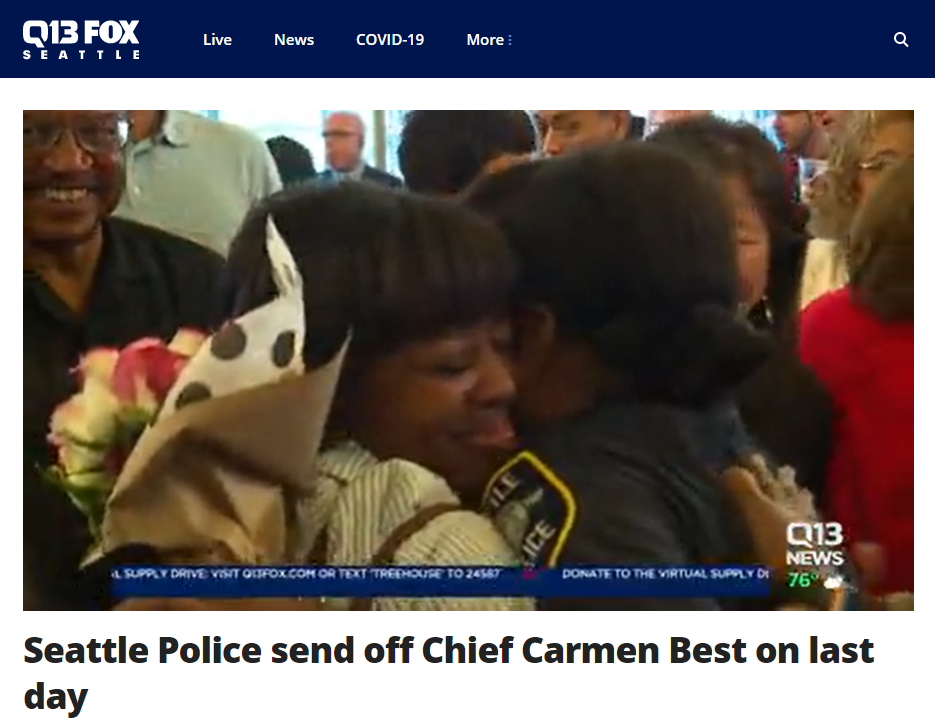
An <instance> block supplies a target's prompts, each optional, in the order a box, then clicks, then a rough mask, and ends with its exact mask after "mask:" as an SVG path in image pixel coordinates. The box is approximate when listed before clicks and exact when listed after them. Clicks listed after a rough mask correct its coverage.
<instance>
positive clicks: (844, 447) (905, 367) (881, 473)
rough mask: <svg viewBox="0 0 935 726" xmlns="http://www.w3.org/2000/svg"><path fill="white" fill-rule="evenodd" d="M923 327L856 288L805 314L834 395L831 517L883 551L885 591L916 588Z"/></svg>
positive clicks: (807, 336) (804, 339)
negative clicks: (869, 303) (865, 303)
mask: <svg viewBox="0 0 935 726" xmlns="http://www.w3.org/2000/svg"><path fill="white" fill-rule="evenodd" d="M912 330H913V325H912V323H911V322H910V323H899V324H884V323H883V322H881V321H880V320H878V319H877V318H876V317H875V316H873V315H872V314H871V313H870V312H869V311H867V310H865V309H863V308H861V307H858V305H857V304H856V303H855V301H854V299H853V297H852V295H851V292H850V290H848V289H844V290H839V291H836V292H832V293H829V294H827V295H824V296H823V297H820V298H819V299H818V300H816V301H815V302H814V303H812V304H811V305H809V306H808V307H807V308H806V309H805V311H804V312H803V313H802V321H801V339H800V346H801V355H802V360H803V361H804V362H805V364H806V365H809V366H811V367H812V369H813V370H814V371H815V373H816V375H817V376H818V378H819V379H820V380H821V382H822V384H823V385H824V386H825V388H826V389H827V390H828V392H829V393H830V394H831V397H832V399H833V402H834V409H835V430H834V446H833V451H832V456H831V461H830V463H829V468H828V474H827V480H826V489H825V492H824V496H823V500H824V501H823V503H822V504H823V510H824V514H825V516H826V517H827V519H828V520H830V521H836V522H840V523H841V524H842V525H844V530H845V535H846V537H847V541H848V542H849V543H850V544H851V545H855V544H858V543H871V544H876V545H879V546H881V547H882V548H883V557H884V566H883V581H882V583H881V585H880V587H879V588H877V590H878V592H879V593H887V592H898V591H910V592H911V591H912V590H913V571H914V553H913V550H914V540H913V537H914V523H913V522H914V515H913V498H914V497H913V485H914V484H913V479H914V477H913V452H914V441H913V421H914V396H913V342H912V340H913V333H912Z"/></svg>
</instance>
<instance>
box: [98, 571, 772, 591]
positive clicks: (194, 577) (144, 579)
mask: <svg viewBox="0 0 935 726" xmlns="http://www.w3.org/2000/svg"><path fill="white" fill-rule="evenodd" d="M111 587H112V593H113V595H114V597H116V598H121V599H122V598H135V597H193V598H253V597H263V598H275V597H283V598H285V597H330V598H356V597H411V598H418V597H530V598H562V597H587V598H601V597H604V598H616V597H627V598H631V597H632V598H641V597H642V598H728V597H730V598H735V597H765V596H767V595H769V593H770V570H769V569H768V568H766V567H758V566H749V565H719V566H703V567H702V566H657V565H650V566H645V567H643V566H640V567H636V566H624V567H609V566H607V567H594V566H580V567H555V568H549V569H534V570H533V569H514V568H504V567H424V566H422V567H404V566H394V567H318V566H296V565H293V566H275V567H266V566H240V565H238V566H201V567H199V566H185V567H181V566H179V567H161V566H160V567H140V566H132V567H131V566H122V567H116V568H113V569H112V570H111Z"/></svg>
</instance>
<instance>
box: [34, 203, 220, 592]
mask: <svg viewBox="0 0 935 726" xmlns="http://www.w3.org/2000/svg"><path fill="white" fill-rule="evenodd" d="M221 264H222V260H221V258H220V257H219V256H218V255H216V254H215V253H213V252H211V251H209V250H207V249H205V248H204V247H201V246H199V245H197V244H195V243H193V242H189V241H188V240H185V239H182V238H180V237H176V236H175V235H171V234H168V233H166V232H163V231H161V230H157V229H154V228H152V227H147V226H144V225H141V224H138V223H136V222H130V221H127V220H122V219H116V218H112V219H109V220H107V221H106V222H105V223H104V249H103V251H102V254H101V258H100V261H99V263H98V269H97V272H96V277H95V283H94V288H93V290H92V291H91V295H90V298H89V302H88V308H87V312H86V314H85V315H84V316H82V317H78V316H76V315H75V314H74V313H73V312H72V311H71V310H70V309H69V308H68V307H67V306H66V305H65V304H64V303H63V302H62V301H61V300H60V299H59V298H58V297H57V296H56V295H55V293H54V292H52V290H51V289H50V288H48V286H46V285H45V283H44V282H43V281H42V280H41V279H40V278H39V277H38V276H37V275H35V274H33V273H30V272H27V273H25V274H24V292H25V298H24V309H25V320H26V324H25V333H24V348H25V350H24V359H25V371H24V379H25V380H24V411H23V419H24V421H23V423H24V428H25V435H24V446H23V453H24V469H23V566H24V587H25V592H24V595H25V597H24V607H27V608H29V609H38V610H87V609H90V608H92V607H94V606H95V603H98V602H100V601H101V600H100V598H99V595H100V592H98V591H97V585H96V584H93V583H89V582H88V580H87V578H86V577H85V576H83V575H82V574H81V573H79V570H78V567H79V563H80V561H81V559H82V557H83V555H84V554H85V552H86V550H87V548H88V546H89V545H90V540H89V538H88V530H87V524H86V522H85V521H84V519H83V517H82V516H81V515H80V513H79V512H78V510H77V509H76V508H75V507H74V505H73V504H72V503H71V502H70V501H69V500H68V498H67V497H66V496H65V494H64V493H62V491H61V490H60V489H58V488H57V487H55V486H53V485H52V484H49V483H47V482H46V481H45V480H44V478H43V476H42V474H41V472H42V470H43V469H45V468H46V467H48V466H50V465H51V464H53V463H54V461H53V457H54V452H53V451H52V449H51V447H50V446H49V445H48V444H47V442H46V436H47V434H48V430H49V420H50V417H51V415H52V412H53V410H54V409H55V407H56V406H57V405H58V404H60V403H62V402H64V401H65V400H67V399H68V397H69V396H71V395H72V394H73V393H75V392H76V386H77V381H76V378H75V376H74V375H73V373H72V372H71V371H72V369H73V368H74V367H75V365H76V364H77V363H78V360H79V357H80V356H81V355H82V354H83V353H84V352H86V351H88V350H90V349H92V348H96V347H122V346H124V345H127V344H128V343H131V342H133V341H134V340H137V339H139V338H143V337H148V336H154V337H158V338H162V339H164V340H168V339H170V338H171V337H172V336H173V335H175V333H176V332H177V331H178V329H179V328H183V327H192V328H198V329H201V330H206V329H207V328H208V326H209V325H210V322H211V319H210V314H211V311H212V302H213V298H214V296H215V289H216V286H217V281H218V276H219V273H220V269H221Z"/></svg>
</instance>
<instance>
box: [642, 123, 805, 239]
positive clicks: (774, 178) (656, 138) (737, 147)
mask: <svg viewBox="0 0 935 726" xmlns="http://www.w3.org/2000/svg"><path fill="white" fill-rule="evenodd" d="M647 141H649V142H652V143H657V144H663V145H665V146H668V147H669V148H672V149H676V150H678V151H681V152H683V153H685V154H686V155H687V156H689V157H690V158H692V159H694V160H696V161H698V162H700V163H703V164H706V165H707V166H708V167H710V168H711V169H712V170H713V171H714V172H715V173H717V174H719V175H722V176H730V175H737V176H740V177H741V178H742V179H743V180H744V181H745V182H746V184H747V186H748V187H749V189H750V191H751V193H752V194H753V196H754V198H755V199H756V201H757V204H758V206H759V208H760V211H761V213H762V214H763V217H764V220H765V221H766V223H767V226H768V227H769V229H770V232H771V233H775V232H776V231H777V230H778V229H780V228H782V229H796V228H798V227H799V226H800V222H799V219H798V214H797V211H796V207H795V201H794V200H793V198H792V197H791V196H790V195H789V189H788V183H787V181H786V170H785V166H784V165H783V161H782V155H781V154H780V153H779V150H778V149H777V148H776V147H775V146H773V144H772V142H771V141H770V140H769V139H768V138H767V137H766V135H765V134H764V133H763V132H762V131H760V129H758V128H757V127H756V126H754V125H753V124H749V123H744V122H735V121H726V120H724V119H720V118H718V117H716V116H698V117H694V118H689V119H684V120H681V121H677V122H674V123H671V124H664V125H663V126H661V127H660V128H659V129H658V130H657V131H656V132H655V133H653V134H652V135H651V136H650V137H649V139H647Z"/></svg>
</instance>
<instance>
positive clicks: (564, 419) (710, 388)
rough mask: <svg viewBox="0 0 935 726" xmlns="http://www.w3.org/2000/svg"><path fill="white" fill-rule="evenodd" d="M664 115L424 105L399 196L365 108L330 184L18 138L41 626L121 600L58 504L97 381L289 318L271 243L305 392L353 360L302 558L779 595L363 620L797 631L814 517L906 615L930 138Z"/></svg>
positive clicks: (243, 164)
mask: <svg viewBox="0 0 935 726" xmlns="http://www.w3.org/2000/svg"><path fill="white" fill-rule="evenodd" d="M649 121H650V123H648V124H647V123H646V120H644V119H639V118H637V117H635V116H633V115H632V114H631V113H630V112H628V111H535V112H527V111H412V112H409V114H408V116H407V118H406V123H405V126H404V129H403V132H402V139H401V143H400V146H399V168H400V170H401V172H402V176H403V179H402V180H399V179H396V178H395V177H392V176H391V175H388V174H386V173H385V172H383V171H381V170H378V169H375V168H372V167H370V166H368V165H366V164H365V163H363V161H362V149H363V140H364V136H365V135H364V133H363V127H362V125H361V122H360V119H359V118H358V117H356V116H354V115H353V114H349V113H336V114H333V115H332V116H331V117H330V118H329V119H328V121H327V124H326V127H325V132H324V135H325V140H326V148H327V153H328V159H327V164H328V169H327V170H326V171H323V172H321V173H317V174H316V171H315V168H314V163H313V161H312V159H311V155H310V154H308V152H307V149H304V147H302V146H301V145H300V144H298V143H297V142H295V141H294V140H292V139H287V138H284V137H279V138H276V139H271V140H270V141H269V142H268V146H264V144H263V142H262V141H261V140H259V139H258V138H256V137H253V136H252V135H250V134H249V133H248V132H246V131H244V130H243V129H239V128H236V127H233V126H229V125H227V124H223V123H220V122H217V121H211V120H208V119H204V118H200V117H197V116H195V115H193V114H189V113H187V112H179V111H128V112H118V111H24V112H23V142H24V143H23V151H24V160H23V165H24V168H23V175H24V178H23V226H24V229H23V237H24V288H25V303H24V304H25V316H26V325H25V383H24V398H25V403H24V427H25V444H24V459H25V461H24V495H23V501H24V523H23V528H24V608H26V609H46V610H49V609H70V610H82V609H84V610H86V609H99V608H102V607H121V605H120V604H115V603H113V602H110V601H109V600H108V598H107V596H106V592H104V591H105V590H106V586H105V585H104V584H102V580H101V579H100V578H99V577H97V576H96V574H95V572H94V568H93V567H90V568H89V567H82V560H83V557H84V555H85V553H86V551H87V549H88V547H89V546H90V545H91V541H90V537H89V532H88V527H87V523H86V521H85V519H84V518H83V517H82V515H81V513H80V512H79V511H78V510H77V509H76V508H75V507H74V506H73V504H72V502H71V501H69V499H68V498H67V497H66V496H65V495H64V494H63V493H62V491H61V490H60V489H57V488H56V487H54V486H52V485H50V484H49V483H48V482H47V481H46V480H45V479H44V477H43V476H42V472H43V471H44V470H46V469H47V467H49V466H51V465H53V464H54V463H55V462H54V452H53V450H52V449H51V448H50V447H49V445H48V442H47V439H48V431H49V421H50V417H51V415H52V412H53V411H54V410H55V408H56V406H57V405H58V404H60V403H61V402H62V401H64V400H65V399H67V398H68V396H69V395H70V394H71V393H72V392H73V391H74V389H75V385H76V383H75V378H74V375H73V369H74V367H75V365H76V363H77V361H78V359H79V357H80V356H81V355H82V354H83V353H85V352H87V351H89V350H93V349H95V348H101V347H104V348H112V347H121V346H123V345H126V344H128V343H131V342H133V341H134V340H137V339H140V338H147V337H155V338H161V339H164V340H168V339H170V338H171V337H172V336H173V335H174V334H175V332H176V331H177V330H179V329H181V328H195V329H198V330H202V331H206V332H209V331H215V330H223V329H224V326H225V323H226V322H227V321H231V320H234V319H237V318H239V317H240V316H243V315H245V314H249V313H250V312H251V311H255V310H258V309H260V308H262V307H263V306H264V305H267V304H268V303H270V302H271V301H272V300H274V299H275V298H276V295H277V286H276V285H275V284H274V281H275V280H276V278H277V273H276V271H275V269H274V265H273V262H271V260H270V258H269V257H268V255H267V244H268V234H269V232H268V229H269V228H268V222H269V221H272V222H273V223H274V224H275V228H276V229H277V230H278V232H279V234H281V236H282V239H283V240H284V242H285V244H286V246H287V247H288V249H289V252H290V253H291V255H292V258H293V259H294V262H295V266H296V269H297V271H298V273H299V275H300V276H301V279H302V280H303V286H302V295H303V302H302V306H303V308H304V311H303V315H304V320H305V329H306V334H305V339H304V341H301V349H302V360H303V362H304V365H305V367H306V368H307V369H308V370H309V371H314V370H316V369H318V368H320V367H321V366H323V365H324V364H326V363H327V362H329V361H332V360H333V359H334V358H335V356H336V355H337V354H338V351H339V350H342V346H345V345H347V348H346V353H343V354H342V355H344V358H343V363H342V369H341V377H340V381H339V383H338V386H337V390H336V393H335V395H334V401H333V403H332V404H331V406H330V410H329V413H328V417H327V423H326V425H325V431H324V438H323V443H322V445H321V451H320V454H319V456H318V457H317V460H316V464H315V471H314V473H313V474H310V475H309V476H310V478H311V479H313V481H310V482H309V486H308V489H307V492H306V493H305V494H304V495H303V497H302V498H301V501H300V502H299V503H298V504H297V516H296V517H295V521H294V522H293V523H292V524H291V525H290V526H292V527H293V528H294V529H295V533H296V535H297V536H296V537H295V538H294V541H295V542H296V543H301V544H296V545H295V546H294V547H293V549H292V550H291V551H290V552H289V553H288V555H286V554H283V557H284V558H285V557H288V560H289V561H292V562H303V561H304V562H317V563H327V564H343V565H365V564H368V563H371V562H373V561H374V558H376V557H377V556H378V555H379V557H380V558H383V559H384V560H385V561H388V562H392V563H395V564H410V565H428V564H431V565H487V564H491V565H502V566H525V567H549V566H554V565H562V564H630V563H632V564H637V563H638V564H713V563H736V562H763V563H768V564H771V565H775V567H776V571H777V573H780V575H779V576H777V587H776V588H775V595H774V596H773V597H771V598H770V599H769V600H766V601H749V600H745V601H728V600H714V599H709V598H698V599H685V600H678V601H674V600H652V599H645V598H640V599H635V598H629V599H619V600H607V599H582V598H575V597H569V598H566V599H561V600H547V601H539V602H530V601H527V600H524V599H521V598H512V599H510V598H486V599H458V598H434V599H433V598H384V599H378V600H376V601H374V602H373V603H372V604H371V605H370V606H372V607H374V608H377V609H452V610H454V609H495V610H507V609H521V610H522V609H533V608H542V609H576V610H577V609H782V608H789V607H798V606H802V605H803V603H802V602H800V600H801V593H795V592H793V591H792V590H790V589H789V588H786V587H783V586H782V585H783V582H782V581H781V573H782V572H784V570H785V559H784V557H785V550H786V544H787V543H786V525H787V524H788V523H789V522H790V521H800V520H801V519H802V518H804V517H820V518H821V519H823V520H826V521H833V522H839V523H841V525H842V526H843V530H844V532H845V536H846V543H847V553H848V560H849V562H850V563H851V569H850V570H849V572H848V577H849V578H851V580H852V582H853V583H854V584H855V585H856V587H857V588H858V590H859V594H860V597H857V598H854V602H857V603H859V604H858V605H857V606H859V607H887V603H893V602H896V599H895V596H897V595H899V596H903V597H902V598H901V599H900V600H899V602H901V603H905V602H906V598H905V594H906V593H909V594H911V593H912V592H913V571H914V557H913V552H914V519H913V517H914V514H913V446H914V444H913V253H912V250H913V235H914V232H913V112H912V111H846V112H843V111H776V132H777V135H778V136H779V138H780V140H781V142H782V148H777V147H776V146H774V145H773V143H772V142H771V141H770V140H769V139H768V138H767V136H766V135H765V134H764V133H763V131H762V130H761V129H759V128H757V127H756V126H753V125H750V124H745V123H736V122H730V121H726V120H723V119H720V118H718V117H716V116H714V115H712V114H711V113H710V112H688V111H672V112H655V113H654V115H653V117H652V118H651V119H650V120H649ZM647 127H648V128H647ZM219 171H220V173H219ZM349 334H350V338H349V341H350V342H349V343H348V342H347V341H348V335H349ZM414 519H415V520H417V524H418V526H412V522H413V520H414ZM400 533H404V534H405V536H403V535H402V534H400ZM141 544H145V542H142V543H141ZM390 545H392V546H391V547H390ZM387 547H390V549H391V551H389V552H387ZM116 554H117V555H119V553H116ZM154 556H156V555H154ZM822 594H823V593H818V595H822ZM836 602H837V601H836ZM909 602H910V603H911V597H910V598H909ZM266 605H267V606H269V603H266ZM280 605H281V606H283V607H291V606H294V603H293V604H291V605H289V604H286V603H281V604H280ZM275 606H276V605H273V606H272V607H275ZM804 606H807V607H816V608H823V607H830V606H829V605H828V602H827V601H825V600H824V598H821V597H817V596H816V594H815V592H814V591H810V592H809V594H808V595H807V596H806V602H805V603H804ZM835 606H836V607H837V606H839V605H835ZM910 606H911V605H910ZM136 607H140V605H139V603H137V604H136ZM146 607H147V606H145V605H144V606H143V609H146ZM152 607H156V606H152ZM248 607H250V606H248ZM252 607H256V604H254V605H253V606H252Z"/></svg>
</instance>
